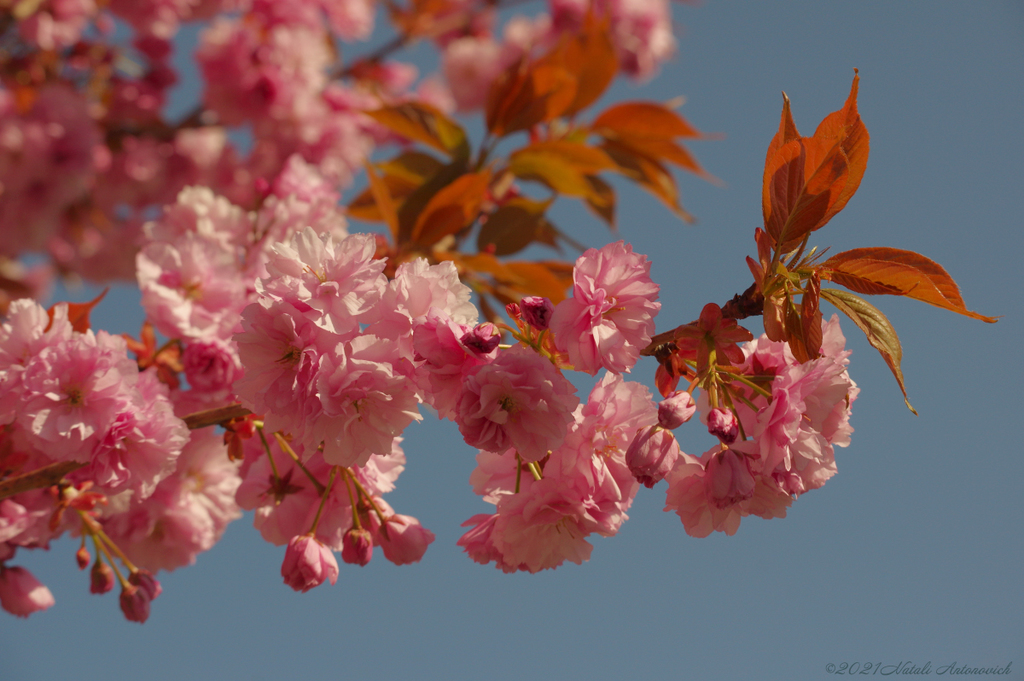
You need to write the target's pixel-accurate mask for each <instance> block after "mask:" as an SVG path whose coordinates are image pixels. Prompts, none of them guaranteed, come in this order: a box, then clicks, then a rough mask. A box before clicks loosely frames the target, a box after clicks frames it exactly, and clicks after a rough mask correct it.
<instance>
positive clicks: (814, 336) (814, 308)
mask: <svg viewBox="0 0 1024 681" xmlns="http://www.w3.org/2000/svg"><path fill="white" fill-rule="evenodd" d="M820 298H821V277H819V276H818V273H817V272H815V273H814V274H812V275H811V277H810V279H808V280H807V290H806V291H804V295H803V299H802V300H801V301H800V320H801V324H802V327H803V328H802V329H801V330H802V332H803V341H804V345H805V346H806V349H807V354H808V357H810V358H811V359H817V358H818V357H819V356H820V355H821V308H820V307H819V302H820Z"/></svg>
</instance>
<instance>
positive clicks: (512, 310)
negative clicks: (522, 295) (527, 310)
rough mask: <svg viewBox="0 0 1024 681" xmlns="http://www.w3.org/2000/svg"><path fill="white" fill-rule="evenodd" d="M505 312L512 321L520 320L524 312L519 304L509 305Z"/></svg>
mask: <svg viewBox="0 0 1024 681" xmlns="http://www.w3.org/2000/svg"><path fill="white" fill-rule="evenodd" d="M505 312H506V314H508V316H509V317H511V318H512V319H516V320H518V319H519V318H520V314H521V312H522V311H521V310H520V309H519V304H518V303H509V304H508V305H506V306H505Z"/></svg>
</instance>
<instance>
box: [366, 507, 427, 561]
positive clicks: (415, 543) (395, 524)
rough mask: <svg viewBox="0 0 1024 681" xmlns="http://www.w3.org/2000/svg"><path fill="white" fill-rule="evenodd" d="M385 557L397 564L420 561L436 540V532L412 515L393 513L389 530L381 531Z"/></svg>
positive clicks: (389, 521)
mask: <svg viewBox="0 0 1024 681" xmlns="http://www.w3.org/2000/svg"><path fill="white" fill-rule="evenodd" d="M379 537H380V547H381V549H382V550H383V551H384V557H385V558H387V559H388V560H390V561H391V562H392V563H394V564H395V565H409V564H410V563H418V562H419V561H420V559H421V558H423V554H424V553H426V552H427V546H429V545H430V544H431V542H433V541H434V533H433V532H431V531H430V530H428V529H427V528H425V527H423V526H422V525H420V521H419V520H416V518H413V517H412V516H407V515H393V516H391V517H390V518H388V520H387V532H384V531H383V530H382V531H381V532H380V533H379Z"/></svg>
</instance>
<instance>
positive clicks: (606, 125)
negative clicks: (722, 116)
mask: <svg viewBox="0 0 1024 681" xmlns="http://www.w3.org/2000/svg"><path fill="white" fill-rule="evenodd" d="M590 127H591V129H593V131H594V132H596V133H597V134H599V135H604V136H606V137H610V138H615V137H636V138H641V139H643V138H647V139H672V138H673V137H703V134H701V132H700V131H699V130H697V129H696V128H695V127H693V126H692V125H690V124H689V123H687V122H686V120H685V119H684V118H683V117H682V116H680V115H679V114H677V113H676V112H675V111H673V110H672V109H669V108H668V107H666V106H663V105H661V104H657V103H655V102H623V103H622V104H616V105H615V106H612V107H609V108H608V109H606V110H605V111H604V112H602V113H601V115H600V116H598V117H597V118H596V119H594V122H593V123H592V124H591V126H590Z"/></svg>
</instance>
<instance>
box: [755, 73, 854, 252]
mask: <svg viewBox="0 0 1024 681" xmlns="http://www.w3.org/2000/svg"><path fill="white" fill-rule="evenodd" d="M858 84H859V76H857V75H854V79H853V85H852V86H851V88H850V94H849V96H848V97H847V99H846V103H845V104H844V105H843V108H842V109H840V110H839V111H836V112H833V113H831V114H829V115H828V116H826V117H825V120H823V121H822V122H821V124H820V125H819V126H818V129H817V130H815V132H814V136H813V137H800V133H799V132H798V131H797V129H796V125H795V124H794V123H793V118H792V116H791V114H790V110H789V98H788V97H786V96H785V94H783V98H784V102H783V107H782V118H781V121H780V123H779V130H778V132H777V133H776V134H775V137H773V138H772V141H771V143H770V144H769V145H768V153H767V155H766V158H765V169H764V182H763V189H762V197H761V203H762V211H763V213H764V224H765V229H766V231H767V232H768V234H769V235H770V236H771V237H772V240H773V242H774V246H775V248H776V250H778V251H780V252H787V251H789V250H791V249H792V248H794V247H795V246H796V245H798V244H799V242H800V241H801V240H802V239H803V238H804V237H805V236H806V235H807V234H808V233H810V232H812V231H814V230H817V229H820V228H821V227H823V226H824V225H825V224H826V223H828V221H829V220H831V219H832V217H833V216H834V215H835V214H836V213H838V212H839V211H840V210H842V209H843V207H844V206H846V204H847V202H848V201H849V200H850V198H851V197H852V196H853V194H854V192H856V191H857V188H858V187H859V186H860V182H861V179H862V178H863V176H864V170H865V168H866V167H867V161H868V148H869V137H868V131H867V128H866V127H865V126H864V123H863V122H862V121H861V119H860V115H859V114H858V113H857V90H858Z"/></svg>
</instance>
